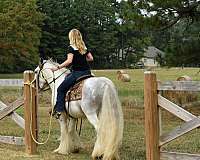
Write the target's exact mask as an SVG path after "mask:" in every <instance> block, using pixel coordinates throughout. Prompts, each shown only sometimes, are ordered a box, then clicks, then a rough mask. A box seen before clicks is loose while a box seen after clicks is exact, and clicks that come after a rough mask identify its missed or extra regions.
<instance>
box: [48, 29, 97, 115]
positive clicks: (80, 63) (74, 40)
mask: <svg viewBox="0 0 200 160" xmlns="http://www.w3.org/2000/svg"><path fill="white" fill-rule="evenodd" d="M69 41H70V46H69V48H68V54H67V60H65V61H64V62H63V63H62V64H60V65H59V66H58V67H57V68H51V70H52V71H53V72H54V71H56V70H58V69H61V68H63V67H67V66H70V65H71V68H72V72H71V73H70V74H69V75H67V76H66V77H65V80H64V81H63V82H62V83H61V84H60V86H59V87H58V89H57V101H56V105H55V107H54V113H53V115H54V116H55V117H56V118H59V116H60V115H61V112H63V111H65V110H64V108H65V95H66V93H67V91H68V90H69V89H70V87H71V86H73V85H74V84H75V82H76V80H77V79H78V78H79V77H81V76H83V75H89V74H91V71H90V66H89V64H88V61H93V56H92V54H91V53H90V52H89V51H87V48H86V46H85V43H84V41H83V39H82V35H81V33H80V31H79V30H77V29H72V30H71V31H70V32H69Z"/></svg>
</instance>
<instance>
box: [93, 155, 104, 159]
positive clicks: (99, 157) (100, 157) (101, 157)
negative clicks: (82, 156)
mask: <svg viewBox="0 0 200 160" xmlns="http://www.w3.org/2000/svg"><path fill="white" fill-rule="evenodd" d="M101 159H103V155H101V156H98V157H95V160H101Z"/></svg>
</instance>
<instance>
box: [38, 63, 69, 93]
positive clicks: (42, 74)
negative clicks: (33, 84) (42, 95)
mask: <svg viewBox="0 0 200 160" xmlns="http://www.w3.org/2000/svg"><path fill="white" fill-rule="evenodd" d="M45 63H47V61H45V62H43V63H42V64H41V65H39V68H40V70H39V73H38V74H37V81H38V86H39V76H40V74H41V76H42V78H43V79H44V80H45V81H46V83H47V84H48V85H50V84H51V83H55V81H56V80H57V79H58V78H60V77H61V76H62V75H63V74H64V73H66V72H67V71H68V69H67V70H66V71H64V72H62V73H61V74H60V75H59V76H58V77H56V78H55V77H54V72H53V71H52V72H53V80H52V81H51V82H48V81H47V80H48V79H50V78H52V77H48V78H45V76H44V73H43V71H42V70H44V69H43V66H44V64H45ZM48 89H49V88H47V89H45V87H43V88H42V90H44V91H46V90H48Z"/></svg>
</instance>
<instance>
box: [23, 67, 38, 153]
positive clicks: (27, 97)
mask: <svg viewBox="0 0 200 160" xmlns="http://www.w3.org/2000/svg"><path fill="white" fill-rule="evenodd" d="M33 79H34V73H33V71H25V72H24V119H25V151H26V153H28V154H35V153H36V149H37V146H36V143H35V142H34V141H33V139H32V137H31V130H32V134H33V137H34V138H35V139H37V91H36V88H35V87H32V89H30V85H29V83H30V82H32V80H33ZM33 84H34V86H35V83H33Z"/></svg>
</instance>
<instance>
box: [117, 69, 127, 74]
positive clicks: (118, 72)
mask: <svg viewBox="0 0 200 160" xmlns="http://www.w3.org/2000/svg"><path fill="white" fill-rule="evenodd" d="M125 73H126V71H124V70H119V71H117V74H125Z"/></svg>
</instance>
